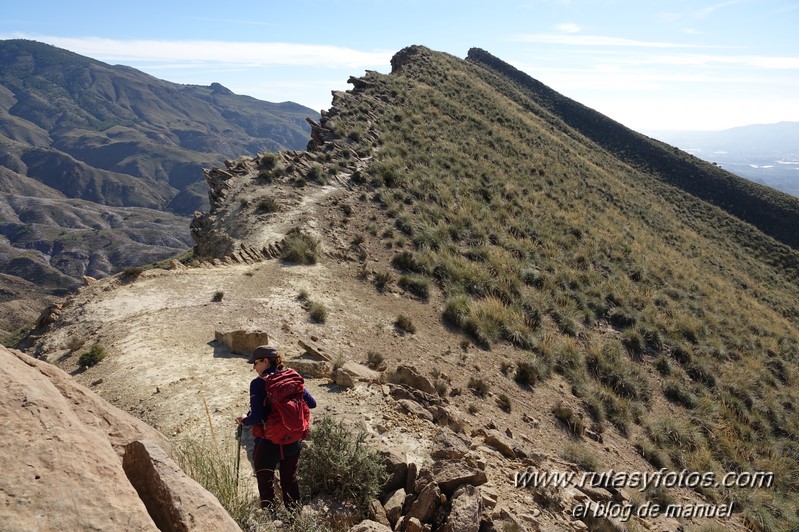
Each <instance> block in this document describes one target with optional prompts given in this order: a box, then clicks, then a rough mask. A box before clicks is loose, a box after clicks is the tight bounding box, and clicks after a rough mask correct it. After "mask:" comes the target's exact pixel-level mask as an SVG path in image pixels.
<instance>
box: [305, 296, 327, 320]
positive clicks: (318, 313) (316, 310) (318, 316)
mask: <svg viewBox="0 0 799 532" xmlns="http://www.w3.org/2000/svg"><path fill="white" fill-rule="evenodd" d="M308 315H309V316H310V318H311V320H313V321H314V322H316V323H324V322H325V321H327V307H325V306H324V305H323V304H322V303H318V302H316V301H312V302H311V303H310V304H309V305H308Z"/></svg>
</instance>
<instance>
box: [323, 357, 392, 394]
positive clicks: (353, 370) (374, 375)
mask: <svg viewBox="0 0 799 532" xmlns="http://www.w3.org/2000/svg"><path fill="white" fill-rule="evenodd" d="M333 379H334V381H335V383H336V384H337V385H339V386H345V387H347V388H352V387H353V386H355V383H356V382H358V381H366V382H380V373H378V372H377V371H375V370H373V369H369V368H367V367H366V366H364V365H363V364H358V363H357V362H353V361H352V360H348V361H347V362H345V363H344V365H343V366H341V367H340V368H338V369H337V370H336V371H335V372H334V374H333Z"/></svg>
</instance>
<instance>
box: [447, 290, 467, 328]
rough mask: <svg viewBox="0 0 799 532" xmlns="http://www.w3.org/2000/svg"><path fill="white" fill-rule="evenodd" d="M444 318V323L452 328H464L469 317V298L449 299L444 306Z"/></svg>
mask: <svg viewBox="0 0 799 532" xmlns="http://www.w3.org/2000/svg"><path fill="white" fill-rule="evenodd" d="M443 317H444V321H445V322H446V323H447V324H449V325H451V326H452V327H455V328H456V329H461V328H463V326H464V325H465V324H466V320H467V319H468V317H469V298H468V297H466V296H464V295H459V296H454V297H451V298H450V299H448V300H447V302H446V304H445V305H444V316H443Z"/></svg>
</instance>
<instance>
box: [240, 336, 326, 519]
mask: <svg viewBox="0 0 799 532" xmlns="http://www.w3.org/2000/svg"><path fill="white" fill-rule="evenodd" d="M247 362H248V363H251V364H252V365H253V369H254V370H255V372H256V373H258V377H256V378H254V379H253V380H252V381H251V382H250V411H249V412H248V413H247V416H246V417H241V416H239V417H237V418H236V422H237V423H238V424H239V425H245V426H248V427H253V430H252V432H253V436H254V438H255V448H254V450H253V466H254V467H255V477H256V479H257V480H258V493H259V495H260V497H261V508H268V507H273V506H274V503H275V488H274V478H275V468H276V467H278V464H279V466H280V487H281V488H282V490H283V504H284V505H285V506H286V508H291V507H292V506H294V505H296V504H297V503H298V502H299V499H300V487H299V485H298V484H297V461H298V460H299V458H300V451H301V450H302V440H303V438H304V437H305V435H306V433H307V430H308V419H309V417H310V413H309V411H308V409H309V408H316V400H315V399H314V398H313V397H312V396H311V394H310V393H308V390H306V389H305V386H304V385H303V380H302V377H301V376H300V375H299V373H297V372H296V371H294V370H293V369H288V368H286V366H284V365H283V361H282V358H281V356H280V353H279V352H278V350H277V348H275V347H274V346H271V345H262V346H260V347H257V348H256V349H255V351H253V353H252V355H251V356H250V358H249V360H248V361H247ZM278 380H282V381H284V382H287V383H288V385H287V386H286V387H288V388H290V387H291V386H294V387H296V388H295V395H294V396H293V397H290V398H289V399H291V400H290V401H288V402H286V401H281V404H280V405H277V406H276V405H273V404H272V401H270V400H267V387H270V390H272V392H271V394H272V396H273V400H279V398H276V396H277V395H279V394H280V392H279V391H277V389H276V388H275V387H274V386H276V384H275V382H276V381H278ZM286 387H284V389H285V388H286ZM300 390H301V391H300ZM284 405H288V406H285V407H284ZM305 405H307V407H306V406H305ZM286 412H288V414H286ZM281 416H282V417H281ZM287 417H291V418H292V419H287ZM303 417H304V419H303ZM287 425H288V426H289V428H286V426H287ZM270 440H277V441H278V442H281V443H276V442H275V441H270Z"/></svg>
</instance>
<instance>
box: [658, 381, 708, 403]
mask: <svg viewBox="0 0 799 532" xmlns="http://www.w3.org/2000/svg"><path fill="white" fill-rule="evenodd" d="M663 395H665V396H666V399H668V400H669V401H671V402H672V403H676V404H678V405H682V406H684V407H685V408H689V409H693V408H696V405H697V404H698V403H699V400H698V399H697V397H696V395H694V394H693V393H691V392H690V391H689V390H686V389H685V387H684V386H683V385H682V384H680V383H679V382H677V381H671V382H667V383H666V384H665V385H664V386H663Z"/></svg>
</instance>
